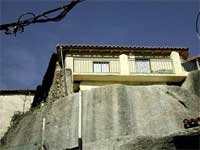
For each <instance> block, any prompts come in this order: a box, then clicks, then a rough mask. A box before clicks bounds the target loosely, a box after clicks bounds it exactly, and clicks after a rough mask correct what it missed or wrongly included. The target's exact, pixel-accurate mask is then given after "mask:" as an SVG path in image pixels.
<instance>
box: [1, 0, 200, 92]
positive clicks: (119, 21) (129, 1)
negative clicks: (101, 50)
mask: <svg viewBox="0 0 200 150" xmlns="http://www.w3.org/2000/svg"><path fill="white" fill-rule="evenodd" d="M69 2H70V1H69V0H0V9H1V11H0V24H5V23H10V22H15V21H17V20H18V18H19V16H20V15H22V14H24V13H27V12H32V13H34V14H41V13H42V12H44V11H47V10H50V9H54V8H57V7H60V6H62V5H65V4H67V3H69ZM199 8H200V2H199V0H85V1H83V2H81V3H79V4H78V5H77V6H75V7H74V8H73V9H72V10H71V11H70V12H69V14H67V16H66V17H65V18H64V19H63V20H61V21H60V22H56V23H55V22H54V23H44V24H33V25H30V26H27V27H25V31H24V32H23V33H18V34H17V35H16V36H13V35H5V34H4V32H2V31H1V32H0V89H35V88H36V86H37V85H39V84H41V82H42V79H43V76H44V74H45V72H46V69H47V66H48V63H49V60H50V57H51V55H52V53H54V52H56V45H57V44H78V45H120V46H147V47H148V46H149V47H152V46H153V47H186V48H189V55H190V56H195V55H198V54H200V45H199V44H200V40H198V38H197V35H196V32H195V21H196V16H197V13H198V11H199ZM27 17H28V16H27ZM199 24H200V23H199Z"/></svg>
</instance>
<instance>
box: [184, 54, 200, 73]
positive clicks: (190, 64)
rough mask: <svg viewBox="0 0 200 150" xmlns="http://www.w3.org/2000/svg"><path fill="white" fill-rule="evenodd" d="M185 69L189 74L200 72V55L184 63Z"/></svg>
mask: <svg viewBox="0 0 200 150" xmlns="http://www.w3.org/2000/svg"><path fill="white" fill-rule="evenodd" d="M182 65H183V67H184V69H185V70H186V71H188V72H190V71H194V70H200V55H198V56H194V57H191V58H188V59H186V60H184V61H183V62H182Z"/></svg>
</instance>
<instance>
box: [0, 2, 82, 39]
mask: <svg viewBox="0 0 200 150" xmlns="http://www.w3.org/2000/svg"><path fill="white" fill-rule="evenodd" d="M83 1H85V0H72V1H71V2H70V3H69V4H67V5H64V6H62V7H58V8H56V9H53V10H49V11H46V12H44V13H42V14H41V15H37V16H36V15H35V14H34V13H30V12H29V13H25V14H23V15H21V16H20V17H19V18H18V21H17V22H13V23H9V24H3V25H0V30H5V34H14V35H15V36H16V33H17V32H23V31H24V27H25V26H28V25H30V24H35V23H45V22H58V21H60V20H62V19H63V18H64V17H65V16H66V14H67V13H68V12H69V11H70V10H71V9H72V8H73V7H74V6H75V5H76V4H77V3H79V2H83ZM59 10H62V12H60V13H59V14H58V15H56V16H54V17H48V15H49V14H52V13H55V12H57V11H59ZM27 15H31V16H32V17H31V18H29V19H25V20H23V17H24V16H27Z"/></svg>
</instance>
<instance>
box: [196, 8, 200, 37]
mask: <svg viewBox="0 0 200 150" xmlns="http://www.w3.org/2000/svg"><path fill="white" fill-rule="evenodd" d="M199 17H200V11H199V12H198V14H197V18H196V33H197V37H198V39H199V40H200V32H199V26H198V25H199Z"/></svg>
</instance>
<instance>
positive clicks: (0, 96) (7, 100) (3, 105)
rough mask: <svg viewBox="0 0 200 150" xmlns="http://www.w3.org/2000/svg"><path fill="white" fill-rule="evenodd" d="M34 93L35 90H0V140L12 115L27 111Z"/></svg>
mask: <svg viewBox="0 0 200 150" xmlns="http://www.w3.org/2000/svg"><path fill="white" fill-rule="evenodd" d="M34 93H35V90H23V89H9V90H8V89H4V90H0V139H1V138H2V137H3V135H4V134H5V133H6V131H7V129H8V128H9V126H10V123H11V120H12V117H13V115H14V114H16V113H25V112H27V111H29V109H30V107H31V103H32V101H33V97H34Z"/></svg>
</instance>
